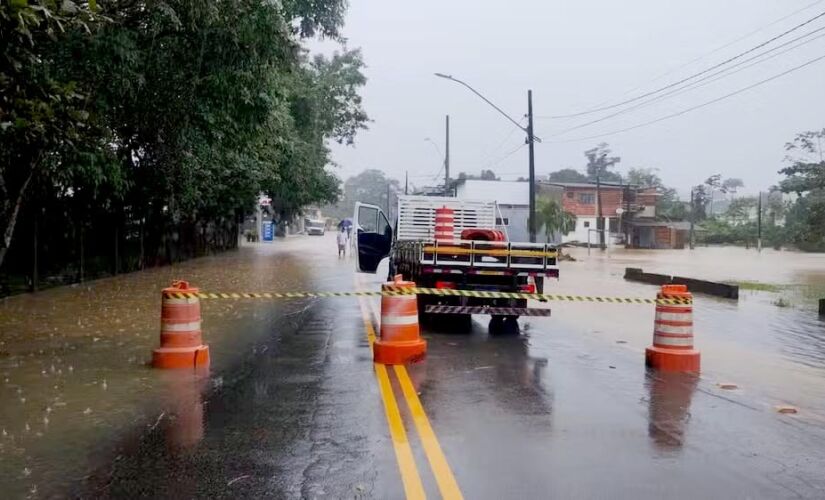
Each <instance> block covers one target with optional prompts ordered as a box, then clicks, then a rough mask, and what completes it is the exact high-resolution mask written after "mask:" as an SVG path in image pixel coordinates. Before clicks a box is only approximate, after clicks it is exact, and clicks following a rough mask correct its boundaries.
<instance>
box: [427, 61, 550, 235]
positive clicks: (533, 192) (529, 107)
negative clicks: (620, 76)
mask: <svg viewBox="0 0 825 500" xmlns="http://www.w3.org/2000/svg"><path fill="white" fill-rule="evenodd" d="M434 74H435V76H437V77H439V78H444V79H445V80H452V81H454V82H456V83H458V84H459V85H463V86H464V87H466V88H467V89H468V90H469V91H470V92H472V93H473V94H475V95H477V96H478V97H480V98H481V99H482V100H483V101H484V102H486V103H487V104H489V105H490V106H492V108H493V109H495V110H496V111H498V112H499V113H501V115H502V116H504V117H505V118H507V119H508V120H510V122H511V123H513V124H514V125H515V126H516V127H518V128H519V129H521V131H522V132H524V133H525V134H527V146H528V150H529V160H528V161H529V169H530V170H529V172H530V175H529V179H530V181H529V182H530V217H529V219H528V220H529V223H528V226H529V228H530V241H531V242H532V243H535V242H536V166H535V154H534V151H533V143H534V142H535V141H538V142H541V139H539V138H538V137H536V136H535V135H533V91H532V90H528V91H527V127H523V126H522V125H521V123H519V122H518V121H516V120H515V119H513V117H511V116H510V115H508V114H507V113H505V112H504V111H503V110H502V109H501V108H499V107H498V106H496V105H495V104H493V103H492V102H491V101H490V100H489V99H487V98H486V97H484V96H483V95H481V93H479V92H478V91H477V90H476V89H474V88H473V87H471V86H470V85H469V84H468V83H466V82H463V81H461V80H459V79H458V78H454V77H453V76H452V75H445V74H444V73H434Z"/></svg>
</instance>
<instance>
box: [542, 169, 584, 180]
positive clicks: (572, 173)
mask: <svg viewBox="0 0 825 500" xmlns="http://www.w3.org/2000/svg"><path fill="white" fill-rule="evenodd" d="M547 180H548V181H550V182H587V181H588V180H589V179H588V178H587V176H586V175H584V174H583V173H581V172H579V171H578V170H575V169H572V168H563V169H561V170H556V171H555V172H550V174H549V175H548V176H547Z"/></svg>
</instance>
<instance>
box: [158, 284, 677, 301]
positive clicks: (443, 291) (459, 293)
mask: <svg viewBox="0 0 825 500" xmlns="http://www.w3.org/2000/svg"><path fill="white" fill-rule="evenodd" d="M163 295H164V296H165V297H167V298H171V299H188V298H198V299H306V298H310V299H312V298H333V297H381V296H383V297H397V296H400V295H436V296H443V297H476V298H482V299H532V300H548V301H550V300H551V301H562V302H593V303H604V304H662V305H685V304H692V303H693V300H692V299H688V298H683V297H665V298H657V299H643V298H637V297H603V296H591V295H561V294H549V293H523V292H491V291H483V290H451V289H448V288H413V287H388V288H385V289H383V290H380V291H373V292H370V291H351V292H243V293H241V292H238V293H215V292H197V293H193V292H164V294H163Z"/></svg>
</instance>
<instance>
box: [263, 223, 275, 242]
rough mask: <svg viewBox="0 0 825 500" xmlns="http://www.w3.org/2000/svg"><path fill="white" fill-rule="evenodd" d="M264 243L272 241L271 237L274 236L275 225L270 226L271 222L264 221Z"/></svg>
mask: <svg viewBox="0 0 825 500" xmlns="http://www.w3.org/2000/svg"><path fill="white" fill-rule="evenodd" d="M263 233H264V241H272V238H273V236H274V235H275V225H274V224H272V221H269V220H265V221H264V228H263Z"/></svg>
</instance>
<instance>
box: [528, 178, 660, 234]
mask: <svg viewBox="0 0 825 500" xmlns="http://www.w3.org/2000/svg"><path fill="white" fill-rule="evenodd" d="M544 184H545V185H546V186H548V187H550V188H555V189H557V190H558V189H560V190H561V203H562V208H563V209H564V210H565V211H566V212H570V213H571V214H573V215H575V216H576V227H575V229H574V230H573V231H571V232H569V233H567V234H565V235H563V236H562V242H564V243H574V242H575V243H587V242H588V241H590V242H591V243H596V242H598V241H599V231H598V228H599V224H598V214H599V212H600V210H599V205H601V217H602V220H603V225H602V227H603V228H604V230H605V242H606V243H607V244H608V245H617V244H625V243H627V242H629V240H630V239H631V238H630V234H629V233H630V223H631V222H633V221H638V220H649V221H653V220H655V217H656V197H657V196H658V195H657V193H656V189H655V188H638V187H635V186H631V185H627V184H613V183H602V184H601V185H600V186H599V187H598V188H597V186H596V183H595V182H593V183H590V182H547V183H544ZM599 193H600V196H599Z"/></svg>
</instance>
